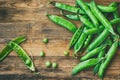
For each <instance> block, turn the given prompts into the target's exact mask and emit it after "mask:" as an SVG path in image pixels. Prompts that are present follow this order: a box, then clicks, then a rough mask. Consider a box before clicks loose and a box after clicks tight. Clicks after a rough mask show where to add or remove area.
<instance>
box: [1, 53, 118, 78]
mask: <svg viewBox="0 0 120 80" xmlns="http://www.w3.org/2000/svg"><path fill="white" fill-rule="evenodd" d="M48 60H49V61H51V62H57V63H58V64H59V67H58V68H57V69H52V68H46V67H45V62H46V61H48ZM119 60H120V57H119V56H117V55H116V56H115V58H114V59H113V61H112V63H111V65H110V66H109V67H108V69H107V72H106V75H105V80H108V79H110V80H117V79H120V77H119V75H120V69H119V67H120V65H118V64H119ZM16 61H17V62H16ZM33 61H34V63H35V65H36V68H37V70H38V72H40V74H37V75H35V74H33V73H31V72H30V71H29V70H28V69H27V68H26V66H25V65H24V64H23V62H22V61H21V59H20V58H19V57H12V56H9V57H7V58H6V59H5V60H4V61H3V62H1V65H0V67H1V68H0V71H1V72H0V79H2V78H3V79H5V80H7V78H8V77H10V80H11V79H13V80H15V79H18V78H19V80H21V79H23V80H25V79H26V80H29V79H30V78H31V79H33V80H34V79H35V80H36V79H37V80H39V79H43V78H45V80H48V79H51V80H52V79H57V80H61V79H63V80H69V79H70V80H74V79H75V80H79V79H83V80H84V79H85V80H91V79H92V80H98V77H97V75H96V76H93V75H92V74H93V72H92V68H91V69H87V70H85V71H82V72H81V73H80V74H78V75H77V76H74V77H72V76H71V75H70V73H71V70H72V68H73V66H75V65H76V63H78V62H79V61H77V60H75V59H74V58H73V57H54V58H53V57H52V56H51V57H44V58H41V57H39V56H35V57H34V58H33ZM18 63H19V64H18ZM2 76H3V77H2ZM6 77H7V78H6ZM31 79H30V80H31Z"/></svg>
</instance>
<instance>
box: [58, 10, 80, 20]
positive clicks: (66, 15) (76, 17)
mask: <svg viewBox="0 0 120 80" xmlns="http://www.w3.org/2000/svg"><path fill="white" fill-rule="evenodd" d="M60 13H61V14H62V15H63V16H65V17H66V18H68V19H71V20H76V21H79V20H80V19H79V17H78V15H77V14H66V13H65V12H64V11H63V10H61V11H60Z"/></svg>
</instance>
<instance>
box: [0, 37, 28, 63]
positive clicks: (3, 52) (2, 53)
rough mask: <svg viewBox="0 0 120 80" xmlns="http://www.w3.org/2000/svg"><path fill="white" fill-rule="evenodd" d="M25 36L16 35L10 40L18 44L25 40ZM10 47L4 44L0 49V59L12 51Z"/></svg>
mask: <svg viewBox="0 0 120 80" xmlns="http://www.w3.org/2000/svg"><path fill="white" fill-rule="evenodd" d="M25 40H26V38H25V37H24V36H19V37H16V38H15V39H13V40H12V42H15V43H16V44H20V43H22V42H23V41H25ZM12 50H13V49H12V48H11V47H10V46H9V45H6V46H5V47H4V48H3V49H2V50H1V51H0V61H2V60H4V59H5V58H6V57H7V56H8V54H9V53H10V52H12Z"/></svg>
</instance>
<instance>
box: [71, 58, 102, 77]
mask: <svg viewBox="0 0 120 80" xmlns="http://www.w3.org/2000/svg"><path fill="white" fill-rule="evenodd" d="M99 61H100V59H99V58H92V59H89V60H86V61H83V62H80V63H79V64H78V65H76V66H75V67H74V68H73V70H72V75H73V76H74V75H76V74H78V73H79V72H81V71H83V70H85V69H87V68H90V67H93V66H95V65H96V64H97V63H99Z"/></svg>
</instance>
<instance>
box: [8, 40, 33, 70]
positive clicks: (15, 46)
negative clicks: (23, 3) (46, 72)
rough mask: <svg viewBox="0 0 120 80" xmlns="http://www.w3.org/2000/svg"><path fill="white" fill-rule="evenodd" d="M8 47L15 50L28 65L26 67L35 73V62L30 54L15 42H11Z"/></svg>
mask: <svg viewBox="0 0 120 80" xmlns="http://www.w3.org/2000/svg"><path fill="white" fill-rule="evenodd" d="M8 45H9V46H10V48H12V49H13V51H15V52H16V53H17V54H18V55H19V57H20V58H21V59H22V60H23V62H24V63H25V64H26V66H27V67H28V68H29V69H30V70H31V71H33V72H35V66H34V63H33V61H32V60H31V58H30V57H29V56H28V54H27V53H26V52H25V51H24V50H23V49H22V47H20V46H19V45H18V44H16V43H15V42H12V41H11V42H9V43H8Z"/></svg>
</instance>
